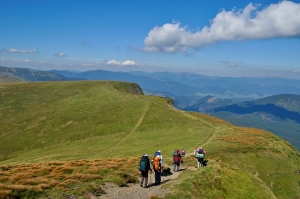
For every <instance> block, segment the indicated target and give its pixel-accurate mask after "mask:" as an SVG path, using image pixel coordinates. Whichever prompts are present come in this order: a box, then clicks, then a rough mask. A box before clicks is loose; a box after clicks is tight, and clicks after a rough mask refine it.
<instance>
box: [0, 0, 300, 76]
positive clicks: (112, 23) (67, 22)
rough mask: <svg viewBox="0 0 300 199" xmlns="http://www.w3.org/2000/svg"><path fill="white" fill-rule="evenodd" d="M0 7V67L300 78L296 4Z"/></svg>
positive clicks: (234, 1)
mask: <svg viewBox="0 0 300 199" xmlns="http://www.w3.org/2000/svg"><path fill="white" fill-rule="evenodd" d="M0 1H1V6H0V24H1V26H0V66H6V67H19V68H32V69H40V70H51V69H57V70H75V71H87V70H97V69H102V70H111V71H137V70H139V71H146V72H154V71H170V72H194V73H199V74H203V75H209V76H213V75H217V76H233V77H239V76H280V77H289V78H297V79H300V56H299V54H300V0H294V1H276V0H255V1H241V0H226V1H225V0H210V1H208V0H127V1H125V0H98V1H77V0H73V1H66V0H60V1H56V0H52V1H43V0H36V1H33V0H27V1H23V0H19V1H16V0H9V1H5V0H0Z"/></svg>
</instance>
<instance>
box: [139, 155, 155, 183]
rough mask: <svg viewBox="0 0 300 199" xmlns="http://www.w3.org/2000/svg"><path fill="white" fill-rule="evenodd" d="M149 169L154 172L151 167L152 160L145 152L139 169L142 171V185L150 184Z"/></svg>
mask: <svg viewBox="0 0 300 199" xmlns="http://www.w3.org/2000/svg"><path fill="white" fill-rule="evenodd" d="M149 170H150V171H151V173H152V169H151V168H150V161H149V156H148V154H144V155H143V156H142V157H141V160H140V164H139V171H140V172H141V182H140V186H141V187H144V188H147V186H148V172H149Z"/></svg>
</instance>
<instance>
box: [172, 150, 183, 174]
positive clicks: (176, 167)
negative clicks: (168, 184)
mask: <svg viewBox="0 0 300 199" xmlns="http://www.w3.org/2000/svg"><path fill="white" fill-rule="evenodd" d="M181 161H182V160H181V154H180V151H179V150H178V149H176V150H174V153H173V171H176V172H178V171H179V168H180V162H181Z"/></svg>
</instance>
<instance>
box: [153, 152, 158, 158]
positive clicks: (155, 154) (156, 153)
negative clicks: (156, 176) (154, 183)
mask: <svg viewBox="0 0 300 199" xmlns="http://www.w3.org/2000/svg"><path fill="white" fill-rule="evenodd" d="M158 155H160V152H158V151H156V152H155V153H154V156H153V157H154V158H155V157H156V156H158ZM154 158H153V159H154Z"/></svg>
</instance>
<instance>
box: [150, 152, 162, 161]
mask: <svg viewBox="0 0 300 199" xmlns="http://www.w3.org/2000/svg"><path fill="white" fill-rule="evenodd" d="M158 155H159V159H160V164H161V165H163V162H162V159H163V158H162V155H161V152H160V150H158V151H156V152H155V153H154V155H153V159H152V161H153V160H154V158H155V157H156V156H158ZM152 161H151V162H152Z"/></svg>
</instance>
